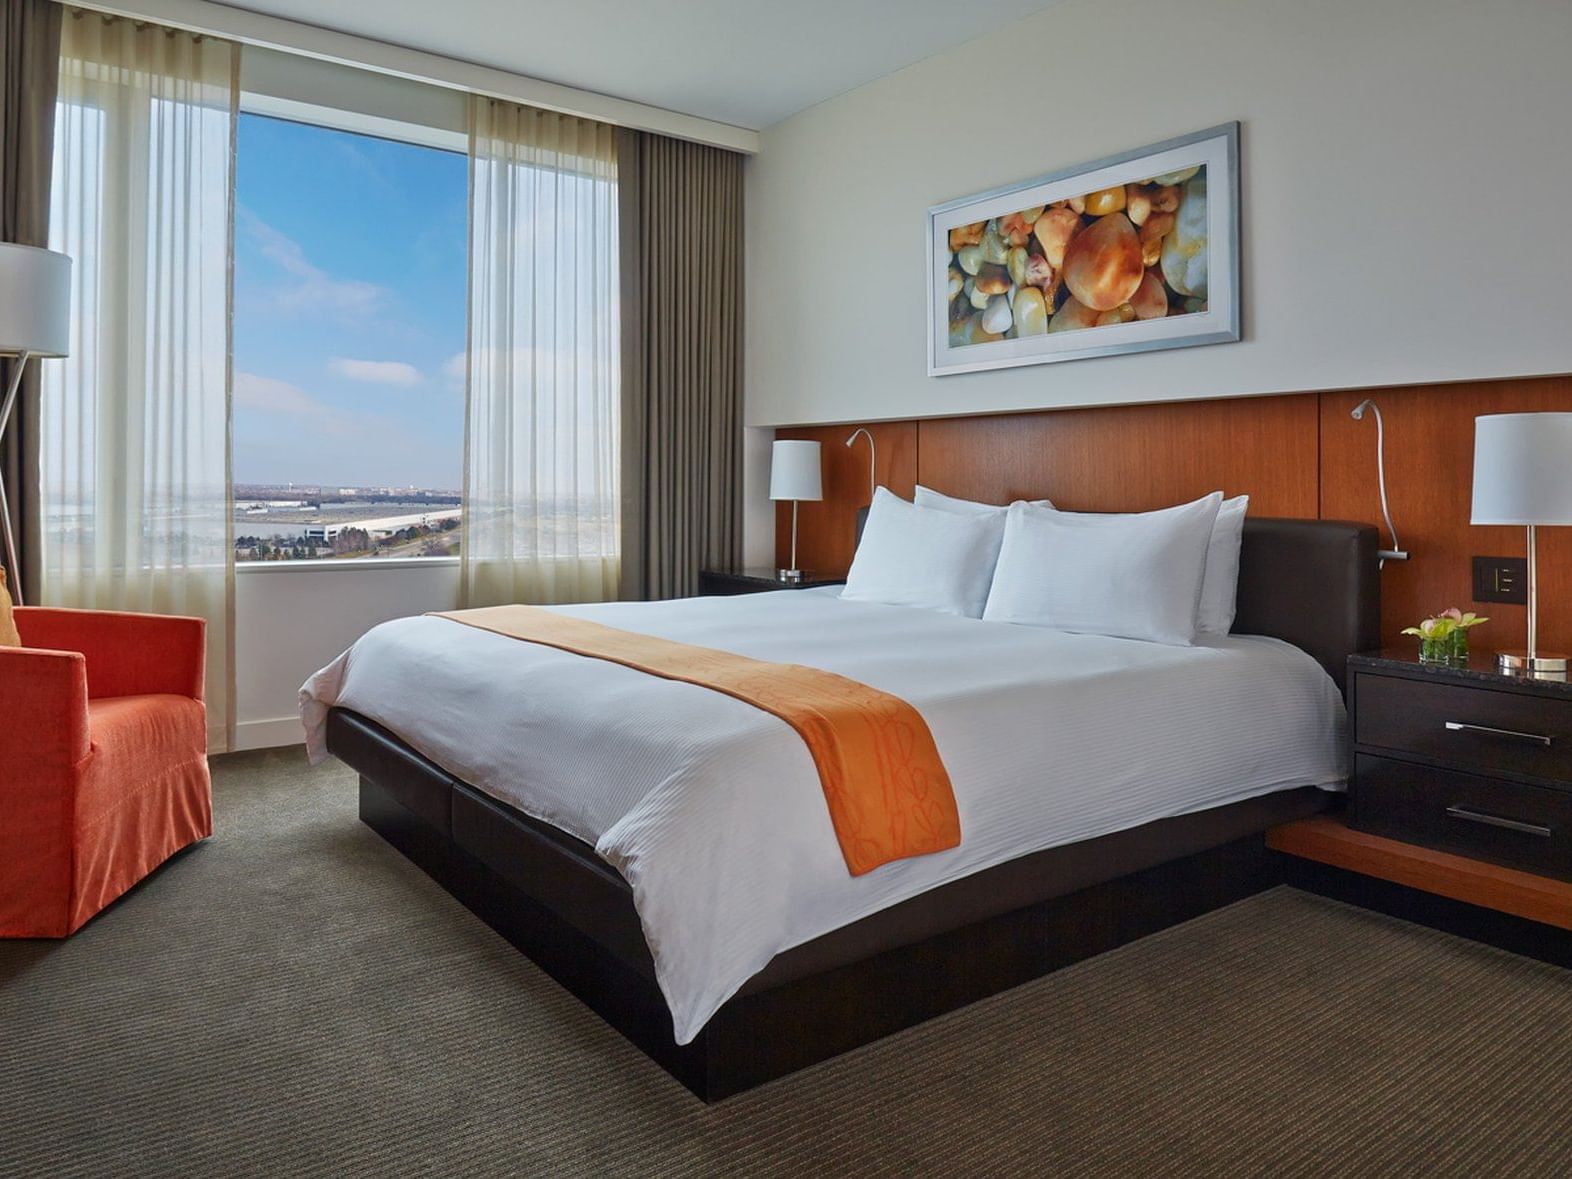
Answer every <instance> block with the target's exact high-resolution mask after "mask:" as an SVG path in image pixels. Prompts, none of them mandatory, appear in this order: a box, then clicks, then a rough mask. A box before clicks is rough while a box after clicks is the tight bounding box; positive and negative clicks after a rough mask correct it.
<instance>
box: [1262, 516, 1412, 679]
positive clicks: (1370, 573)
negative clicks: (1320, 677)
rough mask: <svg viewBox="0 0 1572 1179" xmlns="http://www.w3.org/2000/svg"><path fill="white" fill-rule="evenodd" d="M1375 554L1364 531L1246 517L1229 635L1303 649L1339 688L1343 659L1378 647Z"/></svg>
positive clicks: (1371, 536) (1341, 524)
mask: <svg viewBox="0 0 1572 1179" xmlns="http://www.w3.org/2000/svg"><path fill="white" fill-rule="evenodd" d="M1379 547H1380V545H1379V543H1378V539H1377V534H1376V530H1375V528H1374V526H1373V525H1370V524H1353V523H1349V522H1348V521H1345V520H1279V519H1273V518H1271V517H1259V518H1257V517H1254V516H1252V517H1248V518H1247V519H1246V520H1245V526H1244V546H1243V548H1242V549H1241V550H1240V553H1239V612H1238V614H1237V615H1236V616H1235V618H1234V633H1235V634H1244V635H1271V636H1272V637H1273V638H1277V639H1284V640H1286V641H1287V642H1290V643H1292V644H1294V646H1296V647H1300V648H1303V649H1304V650H1306V651H1308V652H1309V653H1310V654H1311V655H1313V656H1315V658H1316V659H1317V660H1319V661H1320V664H1321V666H1322V667H1324V668H1326V670H1327V671H1328V672H1330V673H1331V676H1332V678H1333V679H1334V680H1336V681H1337V685H1338V687H1340V688H1342V687H1346V685H1345V684H1344V679H1345V677H1346V675H1347V670H1348V657H1349V656H1350V655H1352V654H1353V653H1354V652H1355V651H1368V650H1370V649H1371V648H1374V647H1379V646H1380V645H1381V568H1380V564H1379V558H1378V557H1377V556H1376V550H1377V549H1378V548H1379Z"/></svg>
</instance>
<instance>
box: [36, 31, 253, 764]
mask: <svg viewBox="0 0 1572 1179" xmlns="http://www.w3.org/2000/svg"><path fill="white" fill-rule="evenodd" d="M237 67H238V54H237V52H236V48H235V46H233V45H231V44H229V43H227V42H224V41H218V40H214V39H212V38H205V37H198V36H193V35H192V34H189V33H184V32H177V31H175V30H172V29H164V28H160V27H158V26H155V25H149V24H145V23H140V22H135V21H130V20H123V19H119V18H113V17H103V16H100V15H99V14H97V13H83V12H80V11H78V12H73V13H71V14H70V15H69V16H68V18H67V19H66V22H65V28H64V32H63V36H62V39H61V52H60V90H59V105H58V108H57V111H56V126H55V155H54V183H53V192H52V208H51V213H50V235H49V236H50V246H51V247H52V248H53V249H56V250H61V251H64V252H65V253H67V254H70V255H71V256H72V257H73V258H74V259H75V266H74V268H73V270H74V274H73V283H74V287H73V291H72V308H71V315H72V337H71V355H70V357H69V358H68V359H66V360H63V361H51V362H49V363H48V364H46V365H44V366H43V371H44V381H43V383H44V390H43V392H44V396H43V414H42V427H43V428H42V451H41V455H42V474H43V487H44V509H45V544H44V547H43V562H42V566H43V568H42V578H41V580H42V588H43V593H42V600H43V601H45V602H46V603H48V604H51V605H61V606H80V607H88V608H94V609H112V610H138V611H148V612H153V613H160V614H194V615H199V616H201V617H203V618H205V619H206V620H207V624H208V632H207V642H208V676H207V699H208V721H209V726H210V730H211V732H210V735H211V738H212V744H213V748H214V749H223V748H227V746H228V743H229V735H230V733H231V732H232V729H233V691H232V662H233V659H232V651H233V637H232V636H233V625H232V623H233V613H234V562H233V554H234V549H233V544H232V538H231V531H232V525H231V520H230V489H229V345H230V281H229V260H230V250H231V237H232V222H233V209H232V201H233V191H234V145H235V118H236V98H237V85H236V75H237Z"/></svg>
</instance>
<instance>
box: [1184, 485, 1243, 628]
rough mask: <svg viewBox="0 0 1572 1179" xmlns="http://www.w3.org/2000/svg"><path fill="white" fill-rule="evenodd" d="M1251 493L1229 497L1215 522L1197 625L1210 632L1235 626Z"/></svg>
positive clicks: (1207, 556)
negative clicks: (1241, 549)
mask: <svg viewBox="0 0 1572 1179" xmlns="http://www.w3.org/2000/svg"><path fill="white" fill-rule="evenodd" d="M1249 507H1250V497H1249V496H1248V495H1236V496H1234V498H1233V499H1225V500H1224V501H1223V505H1222V507H1220V508H1218V509H1217V523H1215V524H1213V525H1212V542H1211V544H1210V545H1209V546H1208V547H1207V551H1206V577H1205V579H1204V580H1202V582H1201V609H1200V610H1199V611H1198V612H1197V613H1196V617H1195V629H1196V630H1197V631H1199V632H1200V633H1201V634H1206V635H1225V634H1227V633H1228V632H1229V631H1231V630H1233V628H1234V613H1235V610H1236V608H1237V606H1238V602H1239V546H1240V544H1241V543H1242V542H1243V540H1244V522H1245V512H1246V511H1247V510H1249Z"/></svg>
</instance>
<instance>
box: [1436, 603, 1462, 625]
mask: <svg viewBox="0 0 1572 1179" xmlns="http://www.w3.org/2000/svg"><path fill="white" fill-rule="evenodd" d="M1437 617H1438V618H1450V619H1451V620H1452V621H1453V622H1462V621H1463V612H1462V611H1461V610H1459V609H1458V608H1457V607H1456V606H1453V607H1452V608H1451V609H1450V610H1443V611H1441V613H1440V614H1438V615H1437Z"/></svg>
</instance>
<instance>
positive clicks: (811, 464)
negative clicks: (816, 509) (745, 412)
mask: <svg viewBox="0 0 1572 1179" xmlns="http://www.w3.org/2000/svg"><path fill="white" fill-rule="evenodd" d="M770 498H771V499H791V500H819V499H823V498H824V483H823V479H822V476H821V468H820V463H819V444H818V443H817V442H777V443H775V445H774V447H773V448H772V449H771V451H770Z"/></svg>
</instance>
